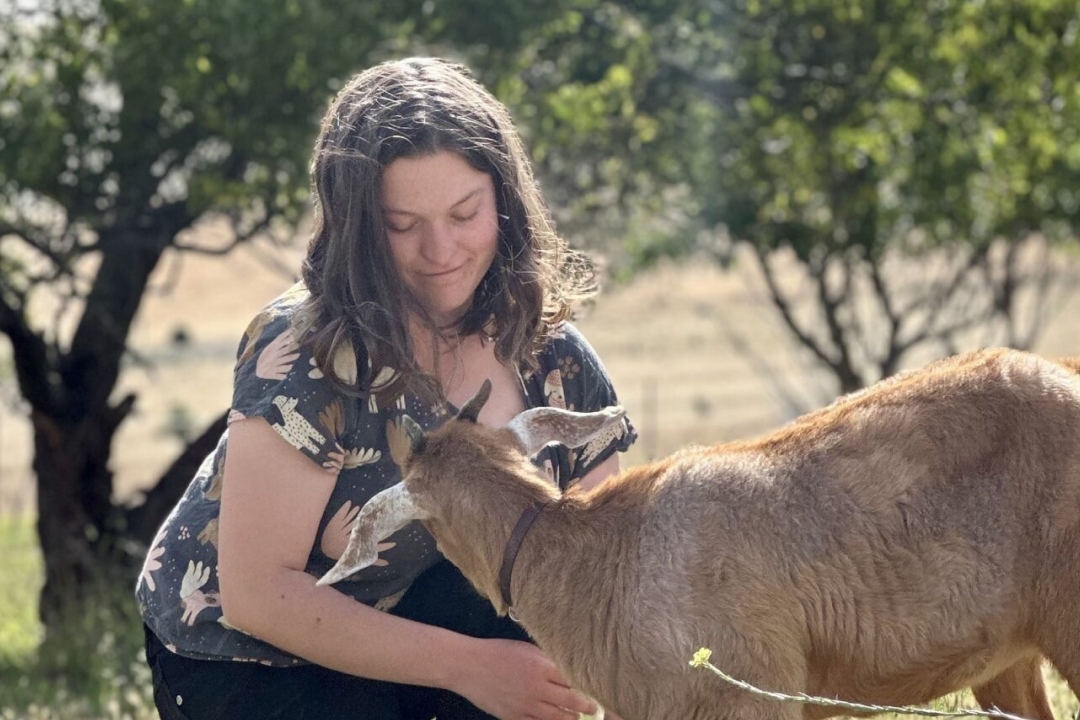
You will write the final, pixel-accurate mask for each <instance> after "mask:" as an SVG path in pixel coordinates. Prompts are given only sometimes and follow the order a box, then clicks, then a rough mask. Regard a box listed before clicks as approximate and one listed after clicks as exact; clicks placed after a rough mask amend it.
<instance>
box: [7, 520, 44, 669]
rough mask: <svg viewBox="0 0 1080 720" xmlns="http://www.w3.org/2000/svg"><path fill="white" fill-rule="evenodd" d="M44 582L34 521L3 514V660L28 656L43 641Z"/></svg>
mask: <svg viewBox="0 0 1080 720" xmlns="http://www.w3.org/2000/svg"><path fill="white" fill-rule="evenodd" d="M41 583H42V579H41V552H40V550H39V549H38V544H37V537H36V535H35V532H34V523H33V520H32V519H31V518H29V517H27V516H18V517H9V516H5V515H0V663H5V664H6V663H7V662H8V661H14V660H17V659H19V658H24V657H26V656H27V655H28V654H30V653H32V652H33V651H34V649H35V648H37V646H38V643H39V642H40V641H41V625H40V623H38V619H37V597H38V593H39V592H40V591H41Z"/></svg>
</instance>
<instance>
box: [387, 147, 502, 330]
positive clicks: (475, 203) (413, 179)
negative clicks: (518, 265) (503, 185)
mask: <svg viewBox="0 0 1080 720" xmlns="http://www.w3.org/2000/svg"><path fill="white" fill-rule="evenodd" d="M381 198H382V213H383V224H384V225H385V226H386V234H387V237H388V239H389V241H390V254H391V257H392V258H393V262H394V267H395V268H396V269H397V272H398V274H399V275H400V276H401V278H402V279H403V280H404V281H405V284H406V285H407V286H408V288H409V290H410V291H412V293H413V295H414V296H415V297H416V298H417V300H419V302H420V304H421V305H423V307H424V309H425V310H427V311H428V312H429V313H430V314H431V316H432V317H433V318H434V319H435V320H436V321H437V322H438V323H439V324H440V325H448V324H451V323H453V322H455V321H456V320H458V319H459V318H460V317H461V316H462V315H463V314H464V313H465V312H466V311H467V310H468V309H469V305H470V304H471V303H472V299H473V293H474V292H475V290H476V288H477V286H478V285H479V284H480V281H481V280H483V278H484V274H485V273H486V272H487V270H488V268H489V267H490V266H491V262H492V260H493V259H494V258H495V253H496V252H497V251H498V242H499V239H498V238H499V225H498V217H497V214H496V206H495V185H494V182H493V181H492V179H491V176H490V175H488V174H487V173H484V172H481V171H479V170H476V169H475V168H473V167H472V165H470V164H469V163H468V162H467V161H466V160H465V159H464V158H462V157H461V156H460V155H457V154H455V153H452V152H439V153H435V154H434V155H421V156H417V157H406V158H398V159H397V160H395V161H393V162H392V163H390V165H388V166H387V167H386V168H385V169H384V170H383V172H382V187H381Z"/></svg>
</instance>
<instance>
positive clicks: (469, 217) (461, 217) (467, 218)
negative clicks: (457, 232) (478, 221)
mask: <svg viewBox="0 0 1080 720" xmlns="http://www.w3.org/2000/svg"><path fill="white" fill-rule="evenodd" d="M478 214H480V208H477V209H475V210H473V211H472V212H470V213H468V214H464V215H451V216H450V219H451V220H453V221H454V222H456V223H459V224H460V223H467V222H469V221H470V220H472V219H473V218H475V217H476V216H477V215H478Z"/></svg>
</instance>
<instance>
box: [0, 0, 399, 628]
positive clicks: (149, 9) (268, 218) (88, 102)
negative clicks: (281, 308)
mask: <svg viewBox="0 0 1080 720" xmlns="http://www.w3.org/2000/svg"><path fill="white" fill-rule="evenodd" d="M380 6H381V4H380V3H363V2H360V3H337V2H334V3H331V2H305V3H300V2H296V1H293V0H290V1H289V2H286V3H284V4H282V5H280V6H278V5H275V6H274V7H273V8H270V6H267V5H265V4H263V3H260V2H253V1H251V0H154V1H153V2H150V1H147V0H48V1H46V2H42V3H36V4H34V5H32V6H29V5H25V4H21V3H3V4H2V5H0V332H2V333H4V334H5V335H6V336H7V337H8V339H9V340H10V342H11V346H12V348H13V355H14V370H15V375H16V378H17V381H18V386H19V389H20V392H21V395H22V397H23V399H24V400H25V401H26V403H27V404H28V405H29V408H30V418H31V421H32V425H33V432H34V443H35V454H34V461H33V463H34V472H35V475H36V478H37V486H38V491H37V498H38V518H39V519H38V530H39V535H40V540H41V546H42V550H43V554H44V559H45V586H44V589H43V591H42V604H41V613H42V617H43V619H44V620H45V622H46V625H47V626H48V625H49V624H51V623H52V622H53V621H55V620H56V619H57V617H58V614H59V613H60V611H61V610H62V609H63V603H64V599H65V598H74V597H78V595H77V588H78V587H79V586H80V585H81V584H82V583H84V582H86V581H87V580H89V579H90V578H91V577H92V575H93V573H94V570H95V566H96V562H97V560H98V558H100V557H102V554H103V553H108V552H111V551H113V550H115V549H116V548H117V546H118V543H117V540H118V538H120V537H124V536H128V537H134V538H136V539H139V540H142V541H144V542H145V541H147V540H149V539H150V537H151V535H152V533H153V531H154V527H155V526H156V525H157V524H158V523H159V522H160V521H161V520H162V519H163V516H164V512H166V511H167V509H168V507H169V506H170V505H171V504H172V503H173V502H174V501H175V499H176V497H177V496H178V494H179V492H180V491H181V490H182V488H183V486H184V485H186V483H187V482H188V480H189V479H190V477H191V476H192V475H193V472H194V469H195V467H197V465H198V463H199V462H201V459H202V457H203V456H205V455H206V453H207V451H208V449H209V448H211V447H212V446H213V443H214V442H216V437H217V436H219V435H220V433H221V430H222V428H223V427H224V419H223V418H221V419H219V420H218V421H217V422H215V423H214V424H213V425H212V426H211V427H210V428H208V429H207V430H206V432H205V433H204V434H203V435H202V436H201V437H199V438H197V439H196V440H195V441H194V442H193V443H192V445H191V447H189V448H188V450H187V451H186V452H185V453H184V454H183V455H182V456H181V457H180V458H178V460H177V462H176V464H175V465H174V466H173V467H172V468H171V469H170V470H169V471H168V472H167V473H166V475H165V477H164V478H163V482H162V483H161V484H160V485H159V486H158V488H157V489H155V490H154V491H151V492H150V494H149V495H148V497H147V502H146V504H145V505H143V506H141V507H138V508H122V507H119V506H117V505H116V504H115V502H114V498H113V483H112V474H111V472H110V470H109V457H110V452H111V445H112V440H113V436H114V434H115V432H116V430H117V428H118V427H119V425H120V424H121V423H122V422H124V421H125V419H126V418H127V417H128V415H129V413H130V412H131V410H132V407H133V405H134V402H135V397H134V396H132V395H128V396H124V397H115V396H114V389H115V388H116V385H117V379H118V377H119V374H120V372H121V369H122V361H123V359H124V357H125V353H126V350H127V348H126V343H127V337H128V334H129V330H130V328H131V323H132V321H133V319H134V317H135V315H136V312H137V311H138V308H139V304H140V300H141V298H142V296H143V293H144V291H145V290H146V287H147V280H148V278H149V277H150V274H151V272H152V271H153V270H154V268H155V266H156V265H157V263H158V261H159V259H160V258H161V257H162V254H163V253H164V252H165V251H166V250H168V249H177V250H184V251H191V252H210V253H225V252H228V251H229V250H230V249H231V248H232V247H234V246H235V245H236V244H238V243H242V242H245V241H246V240H248V239H249V238H252V237H253V236H255V235H256V234H259V233H267V232H272V231H273V230H274V229H275V227H276V226H277V225H279V224H282V225H285V226H288V225H290V224H291V223H293V222H294V221H295V220H296V219H297V218H298V216H299V214H300V213H301V211H302V209H303V207H304V203H305V201H306V195H307V182H308V181H307V163H308V160H309V155H310V151H311V147H312V143H313V141H314V136H315V132H316V130H317V123H318V117H319V115H320V114H321V113H322V112H323V111H324V110H325V107H326V105H327V102H328V101H329V99H330V97H331V95H332V93H333V92H334V90H336V88H337V87H339V86H340V85H341V83H342V82H343V81H344V80H345V79H347V78H348V77H349V76H350V75H351V74H352V73H353V72H354V71H355V70H357V69H359V68H360V67H362V66H364V65H366V64H368V63H369V62H371V61H372V59H373V58H378V56H379V55H380V53H385V52H388V51H389V48H388V47H387V42H388V40H387V39H392V38H396V37H399V36H400V35H401V34H402V33H403V29H402V27H401V25H400V23H399V21H397V20H394V19H393V18H390V17H388V16H386V15H385V14H384V13H382V11H381V10H380ZM208 217H219V218H224V219H227V220H228V222H229V224H230V226H231V228H232V230H233V238H232V241H231V242H230V243H229V244H228V245H227V246H224V247H199V246H197V245H196V244H195V242H196V241H195V240H192V239H191V237H192V236H190V235H185V234H184V231H185V230H188V229H190V228H192V227H193V226H194V225H195V224H196V223H197V222H198V221H200V220H202V219H205V218H208ZM241 281H242V280H241ZM47 295H51V296H52V297H53V298H54V299H55V300H56V302H57V303H58V308H59V309H58V310H56V311H55V313H53V312H52V311H51V310H50V309H48V308H47V303H46V302H44V301H43V298H44V296H47Z"/></svg>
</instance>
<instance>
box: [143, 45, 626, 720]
mask: <svg viewBox="0 0 1080 720" xmlns="http://www.w3.org/2000/svg"><path fill="white" fill-rule="evenodd" d="M312 174H313V180H314V192H315V201H316V204H315V210H316V213H315V218H316V223H315V228H314V232H313V236H312V240H311V243H310V246H309V249H308V254H307V258H306V260H305V263H304V267H303V282H302V283H301V284H300V285H298V286H296V287H294V288H293V289H292V290H290V291H289V292H287V293H286V294H285V295H283V296H282V297H280V298H278V299H277V300H275V301H274V302H272V303H271V304H270V305H269V306H268V307H267V308H266V309H265V310H264V311H263V312H262V313H261V314H260V315H259V316H258V317H257V318H256V319H255V320H254V321H253V322H252V323H251V325H250V326H249V327H248V329H247V331H246V332H245V334H244V338H243V340H242V341H241V343H240V348H239V351H238V356H237V365H236V370H235V387H234V396H233V406H232V412H231V415H230V422H229V428H228V431H227V433H226V435H225V436H224V437H223V438H222V439H221V442H220V443H219V445H218V447H217V450H216V451H215V452H214V453H213V454H212V455H211V456H210V457H209V458H207V461H206V462H205V463H204V465H203V468H202V469H201V470H200V472H199V473H198V475H197V477H196V478H195V479H194V481H193V482H192V484H191V486H190V487H189V488H188V491H187V493H186V494H185V496H184V498H183V499H182V500H181V502H180V503H179V504H178V505H177V507H176V508H175V509H174V511H173V512H172V514H171V515H170V517H169V518H168V520H167V521H166V522H165V524H164V525H163V527H162V529H161V531H160V533H159V535H158V538H157V540H156V541H155V543H154V546H153V547H152V548H151V550H150V553H149V554H148V556H147V560H146V564H145V566H144V569H143V574H142V577H141V578H140V581H139V584H138V587H137V595H138V598H139V605H140V608H141V610H142V614H143V618H144V620H145V623H146V626H147V631H146V632H147V659H148V662H149V664H150V666H151V670H152V672H153V678H154V688H155V702H156V703H157V705H158V709H159V712H160V714H161V716H162V718H163V719H164V720H171V719H172V718H190V719H192V720H195V719H197V718H211V717H214V718H216V717H221V718H260V720H265V719H266V718H278V717H280V718H300V717H310V718H320V719H328V718H339V717H340V718H394V719H397V718H417V719H420V720H430V718H431V717H433V716H437V717H439V718H440V720H451V719H452V718H474V717H475V718H482V717H488V716H490V715H494V716H496V717H499V718H503V719H504V720H510V719H513V720H517V719H519V718H536V719H537V720H560V719H562V718H573V717H575V716H576V713H578V712H592V711H593V710H594V709H595V708H594V704H593V703H592V702H591V701H590V700H589V699H587V698H585V697H583V696H582V695H580V694H578V693H577V692H575V691H574V690H573V689H571V688H569V687H568V683H567V682H566V680H565V678H564V677H563V676H562V675H561V674H560V673H559V671H558V670H557V669H556V668H555V666H554V665H553V664H552V663H551V662H550V661H549V660H548V659H547V658H546V657H544V655H543V654H542V653H541V652H540V651H539V650H538V649H537V648H536V647H535V646H534V645H532V644H531V643H529V642H528V638H527V637H526V636H525V635H524V633H523V632H522V631H521V630H520V629H519V628H518V627H517V626H516V625H515V624H514V623H513V622H511V621H509V620H508V619H506V618H498V617H496V616H495V615H494V612H493V610H492V608H491V606H490V604H488V603H487V602H486V601H485V600H482V599H481V598H480V597H479V596H478V595H477V594H476V593H475V592H474V591H473V590H472V588H470V587H469V586H468V584H467V583H466V582H465V581H464V580H463V578H462V577H461V575H460V574H459V573H458V572H457V570H456V569H455V568H453V567H452V566H451V565H449V563H447V562H446V561H445V560H442V559H441V557H440V556H439V554H438V552H437V551H436V550H435V547H434V542H433V540H432V539H431V537H430V536H429V535H428V534H427V533H426V531H424V529H423V528H422V527H421V526H420V525H419V524H416V523H414V524H412V525H410V526H408V527H406V528H404V529H403V530H401V531H400V532H398V533H396V534H395V535H393V536H392V537H391V538H390V539H389V540H388V541H387V542H385V543H384V544H383V545H382V546H381V547H380V550H381V553H380V559H379V561H378V562H377V563H376V565H375V566H374V567H371V568H368V569H367V570H364V571H362V572H360V573H357V574H356V575H355V576H353V578H351V579H350V580H349V581H344V582H342V583H339V584H337V585H335V586H333V587H316V586H315V580H316V579H317V578H318V577H320V576H321V575H322V574H323V573H324V572H325V571H326V570H328V569H329V568H330V567H331V566H332V565H333V564H334V562H335V561H336V559H337V558H338V557H339V556H340V555H341V553H342V551H343V550H344V547H345V542H346V539H347V533H348V528H349V524H350V522H351V520H352V519H353V518H354V517H355V515H356V513H357V512H358V510H359V508H360V507H361V506H362V505H363V504H364V502H365V501H366V500H367V499H368V498H370V497H371V496H372V495H374V494H375V493H376V492H378V491H379V490H381V489H383V488H385V487H388V486H389V485H391V484H394V483H396V482H397V481H398V480H399V479H400V468H399V463H400V461H401V457H400V456H399V455H398V454H396V453H395V449H396V448H398V447H400V444H399V442H398V439H399V437H400V435H399V434H400V432H401V429H400V420H401V417H402V416H403V415H404V414H406V413H408V414H409V415H410V416H411V417H413V419H415V420H416V421H417V422H419V423H420V425H421V426H423V427H425V428H431V427H435V426H437V425H439V424H440V423H441V422H442V421H443V420H444V419H445V417H446V416H447V415H448V413H450V412H452V411H453V409H454V407H455V406H459V405H461V404H462V403H464V402H465V401H466V400H467V399H468V398H469V397H471V396H472V395H473V393H475V392H476V390H477V389H478V388H479V387H480V385H481V383H482V382H483V381H484V380H485V379H490V380H491V381H492V384H493V391H492V395H491V399H490V401H489V402H488V403H487V405H485V406H484V410H483V412H482V413H481V415H480V418H479V419H480V421H481V422H486V423H490V424H492V425H501V424H504V423H505V422H507V421H508V420H509V419H510V418H512V417H513V416H514V415H516V414H517V413H518V412H520V411H522V410H524V409H526V408H527V407H532V406H537V405H545V404H559V405H561V406H563V407H571V408H573V409H578V410H592V409H597V408H600V407H603V406H606V405H609V404H614V403H615V402H616V399H615V394H614V392H613V390H612V388H611V384H610V382H609V380H608V377H607V375H606V373H605V372H604V369H603V367H602V365H601V364H600V361H599V360H598V358H597V357H596V355H595V354H594V352H593V351H592V349H591V348H590V347H589V345H588V344H587V343H586V342H585V340H584V339H583V338H582V337H581V336H580V335H579V334H578V333H577V332H576V330H574V328H573V327H572V326H571V325H569V324H568V323H567V322H566V320H567V317H568V316H569V313H570V310H571V306H572V304H573V303H574V302H575V301H577V300H579V299H581V298H583V297H585V296H587V295H589V294H590V293H591V292H592V291H593V285H592V276H591V268H590V266H589V264H588V263H587V262H586V261H585V260H584V259H583V258H582V257H581V256H579V255H577V254H576V253H574V252H572V251H570V250H569V249H568V248H567V247H566V245H565V244H564V242H563V241H562V240H561V239H560V238H559V237H558V236H557V235H556V234H555V232H554V230H553V228H552V227H551V224H550V220H549V216H548V213H547V210H546V207H545V206H544V204H543V201H542V199H541V197H540V194H539V191H538V189H537V187H536V185H535V183H534V181H533V178H532V172H531V168H530V166H529V163H528V160H527V157H526V155H525V152H524V150H523V148H522V146H521V143H520V141H519V139H518V137H517V134H516V132H515V131H514V128H513V125H512V123H511V120H510V118H509V115H508V113H507V112H506V109H505V108H504V107H503V106H502V105H501V104H500V103H499V102H498V101H497V100H495V99H494V98H493V97H492V96H491V95H490V94H489V93H488V92H487V91H485V90H484V89H483V88H482V87H481V86H480V85H478V84H477V83H476V82H475V81H473V80H472V79H471V78H470V77H469V76H468V75H467V73H466V72H465V71H464V70H463V69H462V68H460V67H458V66H454V65H451V64H448V63H446V62H443V61H440V60H435V59H411V60H405V61H401V62H393V63H384V64H382V65H379V66H377V67H374V68H372V69H370V70H368V71H366V72H364V73H362V74H360V75H359V76H357V77H356V78H354V79H353V81H352V82H350V83H349V85H348V86H347V87H345V88H344V89H343V90H342V91H341V93H340V94H339V95H338V97H337V99H336V100H335V101H334V103H333V105H332V106H331V108H330V110H329V112H328V114H327V116H326V118H325V119H324V121H323V124H322V129H321V133H320V136H319V139H318V142H317V145H316V148H315V156H314V161H313V164H312ZM633 439H634V432H633V429H632V428H631V427H630V426H629V424H627V425H626V426H625V427H624V428H623V432H622V433H621V434H620V436H618V437H616V438H614V439H613V440H611V442H610V444H609V445H608V446H607V447H606V448H603V449H602V451H601V452H599V453H595V454H594V452H590V453H589V454H588V455H582V454H581V453H578V452H574V451H568V450H566V449H565V448H558V449H556V448H548V449H547V450H545V451H544V452H543V453H541V454H540V455H539V456H538V457H536V458H535V461H536V462H537V464H538V465H539V466H540V467H542V468H544V470H545V471H546V472H548V473H549V475H550V476H551V477H552V479H553V481H555V482H558V483H559V484H560V485H561V486H563V487H567V486H569V485H570V484H571V483H577V484H580V485H583V486H591V485H593V484H595V483H597V482H600V481H601V480H603V478H605V477H607V476H608V475H610V474H612V473H614V472H616V471H617V470H618V456H617V454H616V451H619V450H624V449H626V447H628V446H629V444H630V443H631V442H632V441H633ZM592 450H595V448H593V449H592ZM242 661H249V662H242Z"/></svg>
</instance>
